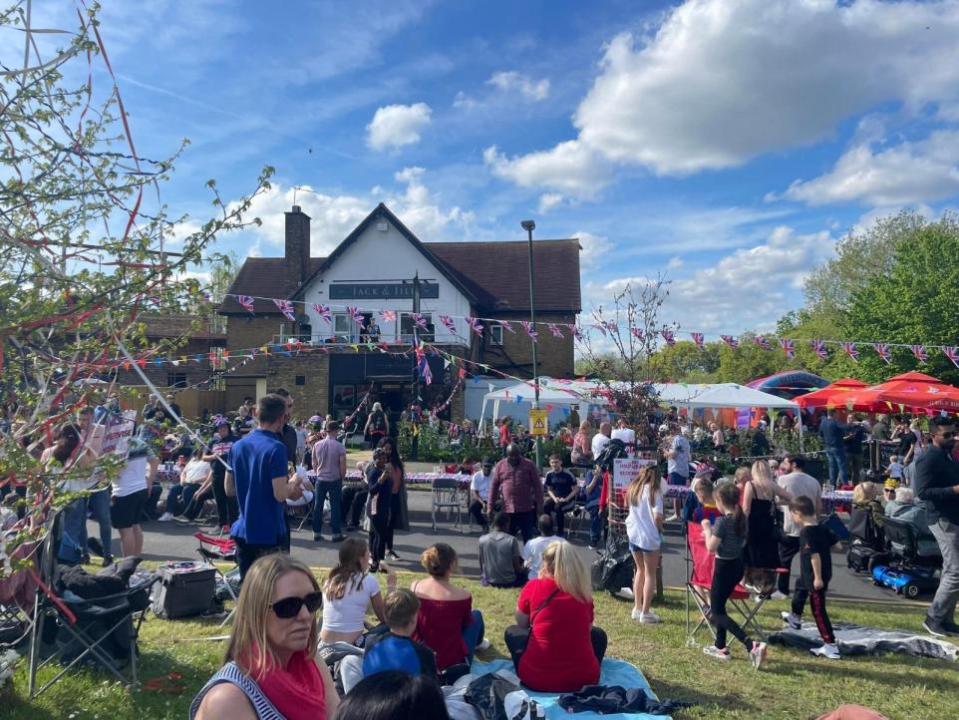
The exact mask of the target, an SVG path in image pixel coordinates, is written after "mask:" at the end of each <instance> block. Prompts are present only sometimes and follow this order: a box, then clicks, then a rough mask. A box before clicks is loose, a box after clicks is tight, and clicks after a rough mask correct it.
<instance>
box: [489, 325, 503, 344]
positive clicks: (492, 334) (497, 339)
mask: <svg viewBox="0 0 959 720" xmlns="http://www.w3.org/2000/svg"><path fill="white" fill-rule="evenodd" d="M489 341H490V343H491V344H493V345H502V344H503V326H502V325H490V328H489Z"/></svg>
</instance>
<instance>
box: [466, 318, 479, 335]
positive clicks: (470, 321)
mask: <svg viewBox="0 0 959 720" xmlns="http://www.w3.org/2000/svg"><path fill="white" fill-rule="evenodd" d="M466 324H467V325H469V326H470V330H472V331H473V332H475V333H476V334H477V335H479V336H480V337H483V324H482V323H481V322H480V321H479V320H477V319H476V318H475V317H469V316H467V318H466Z"/></svg>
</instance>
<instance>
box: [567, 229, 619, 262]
mask: <svg viewBox="0 0 959 720" xmlns="http://www.w3.org/2000/svg"><path fill="white" fill-rule="evenodd" d="M571 237H574V238H579V246H580V247H581V248H582V250H581V251H580V253H579V262H580V265H582V266H583V267H586V268H591V267H595V266H597V265H598V264H599V262H600V260H601V259H602V258H603V257H604V256H605V255H606V253H608V252H609V251H610V250H612V248H613V244H612V243H611V242H610V241H609V239H608V238H605V237H602V236H601V235H594V234H593V233H590V232H586V231H585V230H579V231H577V232H574V233H573V234H572V236H571Z"/></svg>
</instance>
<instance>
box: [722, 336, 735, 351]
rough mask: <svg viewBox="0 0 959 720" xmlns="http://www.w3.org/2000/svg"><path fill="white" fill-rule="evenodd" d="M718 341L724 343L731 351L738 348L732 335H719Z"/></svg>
mask: <svg viewBox="0 0 959 720" xmlns="http://www.w3.org/2000/svg"><path fill="white" fill-rule="evenodd" d="M719 337H720V339H721V340H722V341H723V342H724V343H726V344H727V345H728V346H729V347H731V348H732V349H733V350H735V349H736V348H738V347H739V340H737V339H736V338H734V337H733V336H732V335H720V336H719Z"/></svg>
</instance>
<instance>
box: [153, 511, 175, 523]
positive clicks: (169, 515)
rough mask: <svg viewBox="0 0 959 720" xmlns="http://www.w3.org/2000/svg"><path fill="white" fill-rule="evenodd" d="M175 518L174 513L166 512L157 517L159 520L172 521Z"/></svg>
mask: <svg viewBox="0 0 959 720" xmlns="http://www.w3.org/2000/svg"><path fill="white" fill-rule="evenodd" d="M171 520H173V513H169V512H165V513H163V514H162V515H161V516H160V517H158V518H157V522H170V521H171Z"/></svg>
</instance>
